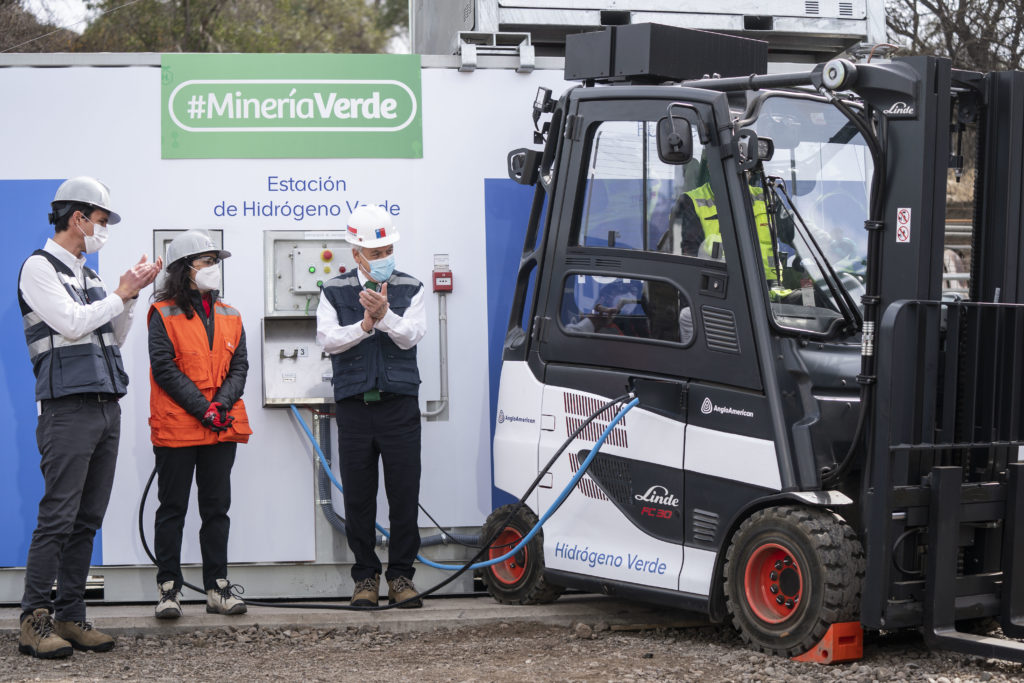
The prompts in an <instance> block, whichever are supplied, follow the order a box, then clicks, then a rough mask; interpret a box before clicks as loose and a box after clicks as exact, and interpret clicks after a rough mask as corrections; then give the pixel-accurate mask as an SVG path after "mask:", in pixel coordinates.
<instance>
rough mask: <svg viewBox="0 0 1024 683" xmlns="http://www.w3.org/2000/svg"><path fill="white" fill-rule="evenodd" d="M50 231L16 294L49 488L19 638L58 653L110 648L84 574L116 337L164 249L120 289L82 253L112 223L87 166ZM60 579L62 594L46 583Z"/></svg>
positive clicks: (98, 510) (103, 191)
mask: <svg viewBox="0 0 1024 683" xmlns="http://www.w3.org/2000/svg"><path fill="white" fill-rule="evenodd" d="M51 207H52V209H53V212H52V213H50V215H49V219H50V222H51V223H52V224H53V226H54V235H53V237H52V238H50V239H48V240H47V241H46V245H45V246H44V247H43V248H42V249H38V250H36V251H35V252H33V254H32V255H31V256H29V257H28V259H27V260H26V261H25V263H24V264H22V267H21V273H20V274H19V276H18V303H19V304H20V306H21V315H22V320H23V322H24V328H25V341H26V342H27V343H28V349H29V356H30V357H31V359H32V371H33V372H34V373H35V377H36V387H35V392H36V400H37V401H38V402H39V424H38V426H37V427H36V439H37V441H38V443H39V451H40V454H41V461H40V469H41V470H42V473H43V480H44V485H45V489H44V493H43V497H42V499H41V500H40V501H39V517H38V520H37V525H36V529H35V531H34V532H33V534H32V543H31V545H30V546H29V550H28V559H27V561H26V563H25V593H24V595H23V596H22V599H21V609H22V615H21V636H20V638H19V640H18V650H19V651H20V652H22V653H24V654H28V655H32V656H33V657H40V658H43V659H52V658H56V657H67V656H68V655H70V654H71V653H72V648H75V649H79V650H92V651H96V652H104V651H106V650H109V649H111V648H112V647H114V639H113V638H112V637H110V636H109V635H107V634H105V633H101V632H100V631H97V630H96V629H94V628H93V627H92V625H91V624H89V623H88V622H86V620H85V582H86V578H87V576H88V574H89V561H90V558H91V557H92V546H93V539H94V537H95V535H96V530H97V529H99V527H100V524H101V522H102V521H103V515H104V513H105V512H106V509H107V502H108V501H109V500H110V487H111V485H112V484H113V481H114V464H115V461H116V460H117V446H118V439H119V437H120V430H121V409H120V407H119V406H118V403H117V401H118V399H119V398H121V397H122V396H124V394H125V392H126V391H127V390H128V375H127V374H125V371H124V365H123V363H122V362H121V351H120V349H119V348H118V347H119V346H120V345H121V344H122V343H123V342H124V340H125V337H126V336H127V334H128V329H129V327H130V326H131V322H132V308H133V307H134V305H135V300H136V298H137V297H138V295H139V290H141V289H142V288H143V287H145V286H147V285H148V284H149V283H151V282H152V281H153V279H154V278H156V275H157V273H158V272H159V271H160V268H161V265H162V263H161V261H160V260H159V259H158V260H157V261H156V262H155V263H147V259H146V256H145V255H143V257H142V258H141V259H139V262H138V263H136V264H135V265H134V266H132V267H131V268H130V269H128V270H127V271H125V273H124V274H123V275H121V278H120V280H119V281H118V285H117V288H116V289H115V290H114V291H113V293H112V295H108V294H107V291H106V289H105V287H104V286H103V281H102V280H100V277H99V275H97V274H96V272H95V271H93V270H92V269H91V268H89V267H87V266H86V265H85V256H84V255H83V254H84V253H93V252H95V251H98V250H99V249H100V248H101V247H102V246H103V244H104V243H105V242H106V240H107V234H108V229H107V226H108V225H114V224H116V223H118V222H119V221H120V220H121V217H120V216H119V215H117V214H116V213H114V211H113V210H112V209H111V208H110V207H111V204H110V192H109V190H108V189H107V186H106V185H104V184H103V183H101V182H99V181H98V180H96V179H95V178H89V177H86V176H80V177H77V178H71V179H70V180H68V181H66V182H64V183H63V184H62V185H61V186H60V187H59V188H58V189H57V194H56V195H55V196H54V198H53V202H52V203H51ZM55 579H56V581H57V599H56V601H51V600H50V589H51V587H52V586H53V582H54V580H55Z"/></svg>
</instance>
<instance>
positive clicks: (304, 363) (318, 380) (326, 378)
mask: <svg viewBox="0 0 1024 683" xmlns="http://www.w3.org/2000/svg"><path fill="white" fill-rule="evenodd" d="M331 376H332V371H331V358H330V356H328V355H327V354H325V353H324V352H323V349H321V348H320V347H319V346H317V344H316V318H315V317H314V318H305V317H303V318H269V317H267V318H264V319H263V405H264V406H289V405H329V404H332V403H334V389H333V387H332V386H331Z"/></svg>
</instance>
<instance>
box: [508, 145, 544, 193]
mask: <svg viewBox="0 0 1024 683" xmlns="http://www.w3.org/2000/svg"><path fill="white" fill-rule="evenodd" d="M540 158H541V153H540V152H538V151H537V150H534V149H526V148H520V149H514V150H512V151H511V152H509V153H508V177H509V178H511V179H512V180H514V181H516V182H517V183H519V184H520V185H535V184H536V183H537V178H538V176H539V175H540Z"/></svg>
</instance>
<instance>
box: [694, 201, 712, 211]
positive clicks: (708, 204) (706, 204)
mask: <svg viewBox="0 0 1024 683" xmlns="http://www.w3.org/2000/svg"><path fill="white" fill-rule="evenodd" d="M693 202H694V204H696V205H697V206H700V207H704V208H712V209H713V208H715V200H714V199H694V200H693Z"/></svg>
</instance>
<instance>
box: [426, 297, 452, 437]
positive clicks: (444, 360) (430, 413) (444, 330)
mask: <svg viewBox="0 0 1024 683" xmlns="http://www.w3.org/2000/svg"><path fill="white" fill-rule="evenodd" d="M447 296H448V295H447V294H446V293H445V292H438V293H437V345H438V354H439V355H440V356H441V368H440V370H441V397H440V399H438V401H437V403H438V405H437V407H436V408H434V409H433V410H424V411H423V412H421V413H420V415H421V416H422V417H437V416H438V415H440V414H441V413H443V412H444V411H445V408H447V407H448V303H447V301H446V298H447Z"/></svg>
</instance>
